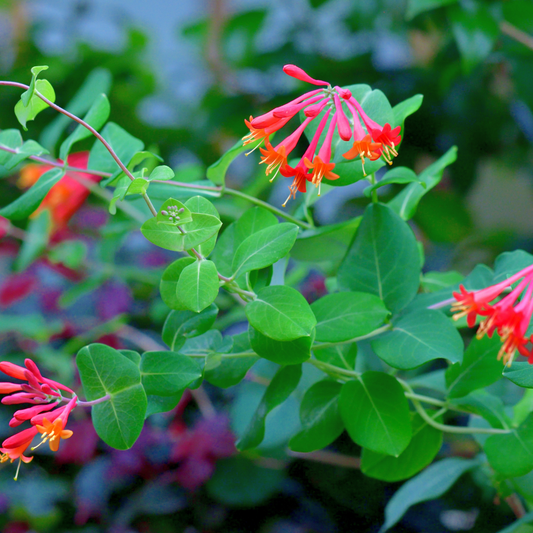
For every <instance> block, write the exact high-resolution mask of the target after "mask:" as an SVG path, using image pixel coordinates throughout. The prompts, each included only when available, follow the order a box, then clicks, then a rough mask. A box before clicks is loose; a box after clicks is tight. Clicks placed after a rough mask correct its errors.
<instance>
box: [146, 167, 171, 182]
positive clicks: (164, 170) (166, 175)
mask: <svg viewBox="0 0 533 533" xmlns="http://www.w3.org/2000/svg"><path fill="white" fill-rule="evenodd" d="M174 176H175V174H174V171H173V170H172V169H171V168H170V167H167V166H166V165H159V166H157V167H155V168H154V170H152V172H151V173H150V176H149V177H148V179H149V180H150V181H152V180H163V181H166V180H171V179H172V178H173V177H174Z"/></svg>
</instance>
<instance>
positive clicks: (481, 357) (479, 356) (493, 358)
mask: <svg viewBox="0 0 533 533" xmlns="http://www.w3.org/2000/svg"><path fill="white" fill-rule="evenodd" d="M500 348H501V341H500V339H499V337H498V336H497V335H495V336H494V337H493V338H492V339H489V338H488V337H486V336H485V337H483V338H482V339H481V340H478V339H472V341H471V342H470V345H469V346H468V348H467V350H466V351H465V355H464V359H463V362H462V363H461V364H460V363H456V364H455V365H452V366H451V367H449V368H448V370H447V371H446V384H447V386H448V397H449V398H460V397H461V396H466V395H467V394H468V393H469V392H472V391H474V390H476V389H482V388H484V387H487V386H488V385H491V384H492V383H494V382H495V381H498V380H499V379H500V378H501V376H502V371H503V365H502V362H501V361H498V359H497V356H498V352H499V350H500Z"/></svg>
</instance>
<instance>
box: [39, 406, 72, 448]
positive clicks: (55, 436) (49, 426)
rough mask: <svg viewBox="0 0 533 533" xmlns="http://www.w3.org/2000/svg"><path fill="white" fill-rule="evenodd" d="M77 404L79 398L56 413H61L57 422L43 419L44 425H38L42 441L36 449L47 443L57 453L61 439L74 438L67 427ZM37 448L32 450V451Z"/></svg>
mask: <svg viewBox="0 0 533 533" xmlns="http://www.w3.org/2000/svg"><path fill="white" fill-rule="evenodd" d="M77 402H78V398H76V397H74V398H72V400H70V402H69V403H68V404H67V405H66V407H65V408H63V409H62V410H61V411H60V410H57V411H56V413H57V412H59V416H58V417H57V418H56V419H55V420H53V418H52V417H50V418H52V420H53V421H50V420H48V418H47V417H45V418H43V422H42V425H41V424H36V428H37V430H38V431H39V433H41V439H42V440H41V442H40V443H39V444H38V445H37V446H35V448H37V447H38V446H40V445H41V444H44V443H45V442H48V444H49V446H50V450H52V451H53V452H57V450H58V449H59V443H60V442H61V439H70V437H72V431H70V430H69V429H65V426H66V425H67V421H68V417H69V414H70V412H71V411H72V409H74V407H76V404H77ZM35 448H32V450H34V449H35Z"/></svg>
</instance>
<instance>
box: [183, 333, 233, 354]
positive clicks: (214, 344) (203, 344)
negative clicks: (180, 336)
mask: <svg viewBox="0 0 533 533" xmlns="http://www.w3.org/2000/svg"><path fill="white" fill-rule="evenodd" d="M231 346H232V339H231V337H226V339H224V338H223V337H222V334H221V333H220V331H218V330H216V329H211V330H209V331H206V332H205V333H202V334H201V335H198V336H196V337H193V338H190V339H187V340H186V341H185V344H184V345H183V346H182V348H180V353H182V354H183V355H188V356H190V357H198V356H202V357H207V356H210V355H213V354H218V353H223V352H225V351H226V349H227V350H231Z"/></svg>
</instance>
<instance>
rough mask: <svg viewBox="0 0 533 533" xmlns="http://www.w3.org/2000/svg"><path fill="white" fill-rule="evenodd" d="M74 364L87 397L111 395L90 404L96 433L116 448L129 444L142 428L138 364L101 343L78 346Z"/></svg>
mask: <svg viewBox="0 0 533 533" xmlns="http://www.w3.org/2000/svg"><path fill="white" fill-rule="evenodd" d="M76 365H77V367H78V370H79V372H80V378H81V383H82V385H83V391H84V393H85V396H86V398H87V400H89V401H91V400H96V399H98V398H102V397H104V396H106V395H109V396H110V397H111V398H110V399H109V400H108V401H106V402H103V403H100V404H97V405H95V406H93V408H92V419H93V424H94V428H95V430H96V432H97V433H98V436H99V437H100V438H101V439H102V440H103V441H104V442H105V443H106V444H108V445H109V446H112V447H113V448H116V449H118V450H126V449H128V448H131V447H132V446H133V444H134V442H135V441H136V440H137V437H138V436H139V435H140V433H141V430H142V428H143V424H144V415H145V413H146V405H147V400H146V394H145V392H144V389H143V386H142V385H141V374H140V371H139V367H138V366H137V365H136V364H135V363H133V362H132V361H131V360H130V359H128V358H127V357H125V356H124V355H122V354H121V353H120V352H118V351H117V350H115V349H113V348H111V347H109V346H106V345H105V344H90V345H89V346H85V347H84V348H82V349H81V350H80V351H79V352H78V355H77V356H76Z"/></svg>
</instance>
